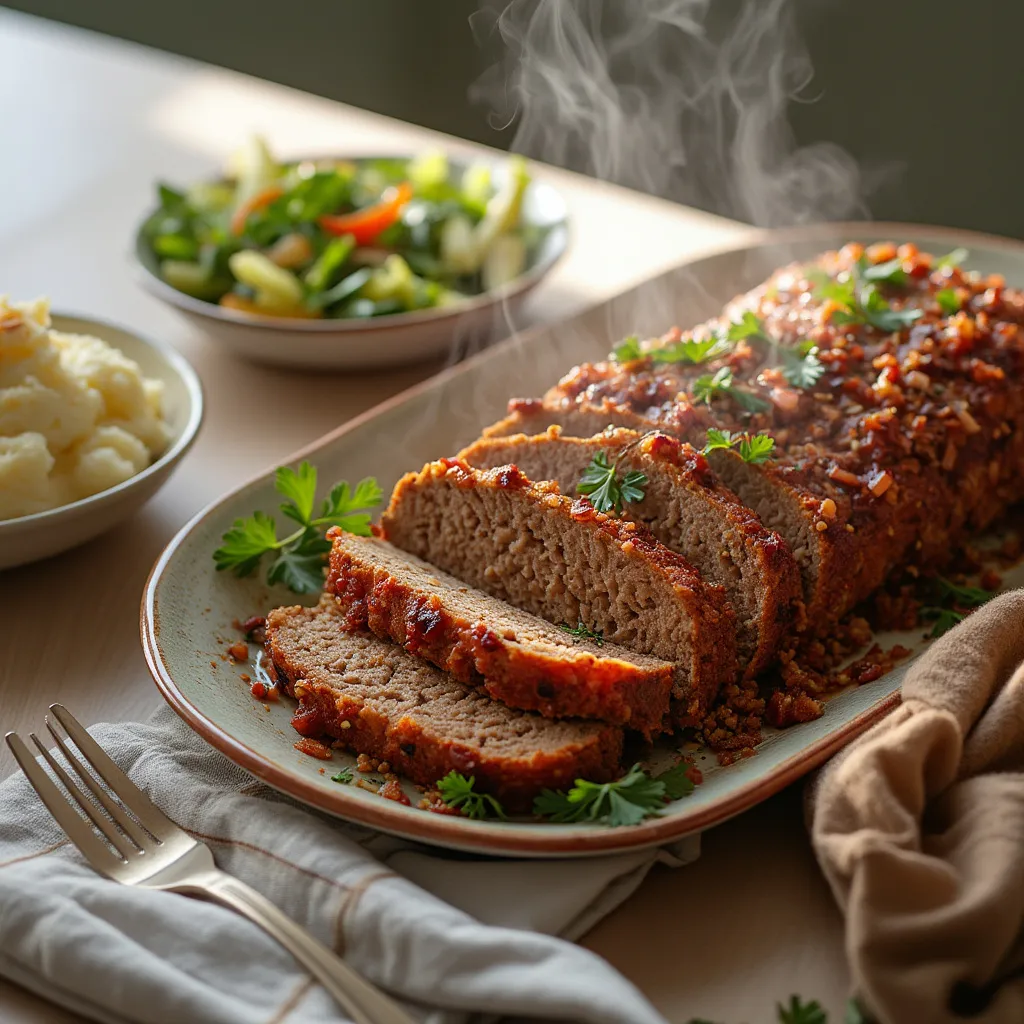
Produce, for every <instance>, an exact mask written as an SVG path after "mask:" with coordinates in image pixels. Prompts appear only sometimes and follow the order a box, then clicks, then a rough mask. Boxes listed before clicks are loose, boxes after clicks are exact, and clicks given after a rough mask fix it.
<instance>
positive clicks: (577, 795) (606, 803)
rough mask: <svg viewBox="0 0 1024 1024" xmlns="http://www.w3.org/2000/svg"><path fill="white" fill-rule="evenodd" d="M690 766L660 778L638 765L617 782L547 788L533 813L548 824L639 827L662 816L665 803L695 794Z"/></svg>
mask: <svg viewBox="0 0 1024 1024" xmlns="http://www.w3.org/2000/svg"><path fill="white" fill-rule="evenodd" d="M688 770H689V765H686V764H683V763H680V764H678V765H676V766H675V767H673V768H669V769H668V771H665V772H662V773H661V774H660V775H655V776H650V775H648V774H647V772H645V771H644V770H643V769H642V768H641V767H640V765H639V764H635V765H633V767H632V768H630V770H629V771H628V772H627V773H626V774H625V775H624V776H623V777H622V778H621V779H618V780H617V781H616V782H605V783H599V782H588V781H587V780H586V779H577V780H576V784H575V785H574V786H573V787H572V788H571V789H570V790H569V791H568V792H561V791H556V790H551V789H545V790H544V791H543V792H542V793H541V794H540V796H538V797H537V799H536V800H534V802H533V813H534V814H536V815H537V816H538V817H541V818H547V819H548V821H553V822H559V823H563V824H570V823H575V822H590V823H592V824H597V823H603V824H606V825H609V826H611V827H612V828H617V827H619V826H622V825H638V824H639V823H640V822H641V821H643V820H644V818H649V817H651V816H652V815H655V814H658V813H660V811H661V810H662V808H663V807H664V806H665V802H666V800H677V799H679V798H680V797H683V796H689V794H690V793H692V792H693V789H694V785H693V781H692V780H691V779H690V778H689V777H688V776H687V775H686V772H687V771H688Z"/></svg>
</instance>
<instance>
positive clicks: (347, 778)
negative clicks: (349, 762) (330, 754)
mask: <svg viewBox="0 0 1024 1024" xmlns="http://www.w3.org/2000/svg"><path fill="white" fill-rule="evenodd" d="M351 781H352V769H351V768H342V769H341V771H340V772H338V774H337V775H332V776H331V782H340V783H341V784H342V785H343V786H347V785H348V784H349V783H350V782H351Z"/></svg>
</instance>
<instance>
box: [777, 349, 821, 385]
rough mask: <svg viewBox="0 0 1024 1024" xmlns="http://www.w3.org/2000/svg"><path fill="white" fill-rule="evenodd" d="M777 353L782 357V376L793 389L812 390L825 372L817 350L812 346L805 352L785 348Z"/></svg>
mask: <svg viewBox="0 0 1024 1024" xmlns="http://www.w3.org/2000/svg"><path fill="white" fill-rule="evenodd" d="M802 347H803V346H801V348H802ZM779 351H780V353H781V355H782V376H783V377H785V378H786V380H788V381H789V383H790V384H792V385H793V387H796V388H801V389H802V390H806V389H807V388H813V387H814V385H815V384H817V383H818V380H819V379H820V378H821V375H822V374H823V373H824V372H825V365H824V364H823V363H822V362H821V361H820V360H819V359H818V350H817V348H815V347H814V346H813V345H812V346H811V347H810V348H808V349H807V350H806V352H799V351H796V352H795V351H793V350H792V349H785V348H784V349H780V350H779Z"/></svg>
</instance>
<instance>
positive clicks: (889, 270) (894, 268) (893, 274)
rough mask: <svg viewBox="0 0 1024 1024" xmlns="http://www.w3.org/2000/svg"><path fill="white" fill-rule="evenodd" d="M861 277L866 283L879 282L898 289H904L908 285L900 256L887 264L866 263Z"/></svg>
mask: <svg viewBox="0 0 1024 1024" xmlns="http://www.w3.org/2000/svg"><path fill="white" fill-rule="evenodd" d="M861 277H863V279H864V280H865V281H878V282H880V283H884V284H891V285H895V286H897V287H902V286H903V285H905V284H906V283H907V275H906V273H904V270H903V260H901V259H900V258H899V256H896V257H894V258H893V259H891V260H888V261H887V262H885V263H865V266H864V269H863V271H862V272H861Z"/></svg>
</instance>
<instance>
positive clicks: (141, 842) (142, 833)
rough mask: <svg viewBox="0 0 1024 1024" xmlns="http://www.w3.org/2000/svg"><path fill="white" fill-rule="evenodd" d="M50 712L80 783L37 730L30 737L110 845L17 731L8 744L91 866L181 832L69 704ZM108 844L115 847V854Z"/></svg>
mask: <svg viewBox="0 0 1024 1024" xmlns="http://www.w3.org/2000/svg"><path fill="white" fill-rule="evenodd" d="M50 712H51V713H52V715H53V718H54V719H56V724H55V722H54V721H52V720H51V718H50V715H47V716H46V728H47V730H48V731H49V733H50V735H51V736H52V737H53V740H54V742H55V743H56V745H57V749H58V750H59V751H60V753H61V755H62V756H63V758H64V760H65V761H66V762H67V764H68V765H69V766H70V767H71V769H72V770H73V771H74V773H75V775H77V777H78V779H79V780H80V781H81V785H79V784H78V783H76V781H75V779H74V778H72V776H71V775H70V774H69V773H68V771H67V770H66V769H65V768H64V766H63V765H62V764H61V763H60V761H58V760H57V758H56V757H55V756H54V755H53V754H51V753H50V751H49V750H47V748H46V746H45V745H44V744H43V742H42V741H41V740H40V739H39V737H38V736H37V735H36V734H35V733H31V734H30V739H31V740H32V742H33V743H34V744H35V746H36V748H37V750H38V751H39V753H40V754H41V755H42V757H43V759H44V760H45V762H46V764H47V765H48V766H49V768H50V770H51V771H52V772H53V774H54V775H55V776H56V777H57V779H59V780H60V783H61V785H62V786H63V787H64V789H65V790H66V791H67V793H68V795H69V796H70V797H71V799H72V800H74V802H75V804H77V805H78V807H79V808H80V809H81V811H82V812H83V813H84V814H85V816H86V818H87V819H88V822H91V823H92V825H93V826H95V828H96V829H97V830H98V831H99V832H100V833H101V834H102V835H103V837H104V838H105V839H106V840H107V842H108V843H109V844H110V846H107V845H106V844H105V843H103V842H101V841H100V839H99V838H98V837H97V835H96V833H95V832H93V830H92V828H90V826H89V824H88V823H87V821H86V818H83V817H82V815H81V814H79V813H78V811H76V810H75V807H74V806H73V805H72V804H71V803H70V802H69V801H68V799H67V797H65V796H64V794H62V793H61V791H60V789H58V788H57V785H56V784H55V783H54V781H53V780H52V779H51V778H50V776H49V775H48V774H47V773H46V771H45V770H44V769H43V767H42V765H40V764H39V762H38V761H37V760H36V758H35V757H34V756H33V754H32V752H31V750H30V749H29V747H28V745H27V744H26V743H25V741H24V740H22V738H21V737H20V736H19V735H18V734H17V733H13V732H10V733H8V734H7V737H6V738H7V745H8V746H9V747H10V748H11V751H12V752H13V754H14V756H15V758H16V759H17V761H18V764H19V765H20V766H21V768H22V771H24V773H25V776H26V777H27V779H28V781H29V782H30V783H31V784H32V788H33V789H35V791H36V793H38V794H39V798H40V799H41V800H42V801H43V803H44V804H45V805H46V807H47V809H48V810H49V811H50V813H51V814H52V815H53V816H54V818H55V819H56V821H57V824H58V825H60V827H61V828H62V829H64V831H65V832H66V833H67V835H68V838H69V839H71V841H72V842H73V843H75V845H76V846H78V848H79V849H80V850H81V851H82V853H83V854H84V855H85V857H86V858H87V859H88V860H89V861H90V863H92V865H93V867H95V868H96V869H97V870H99V871H103V872H106V873H109V872H110V871H111V870H113V869H114V868H116V867H117V866H118V865H120V864H124V863H125V862H126V861H127V859H128V858H129V857H131V856H134V855H136V854H137V853H139V852H145V851H146V850H147V849H152V848H153V847H155V846H158V845H161V844H162V843H163V842H164V841H166V840H167V839H168V838H170V837H171V836H174V835H177V834H180V829H179V828H178V826H177V825H175V824H174V822H173V821H171V820H170V818H168V817H167V816H166V815H165V814H164V813H163V812H162V811H161V810H160V809H159V808H158V807H157V806H156V805H155V804H154V803H153V802H152V801H151V800H150V799H149V797H148V796H146V794H145V793H143V792H142V790H140V789H139V788H138V786H136V785H135V783H134V782H132V781H131V779H129V778H128V776H127V775H125V773H124V772H123V771H121V769H120V768H118V766H117V765H116V764H114V762H113V761H112V760H111V759H110V757H109V756H108V755H107V754H106V753H105V752H104V750H103V748H102V747H100V745H99V744H98V743H97V742H96V741H95V740H94V739H93V738H92V737H91V736H90V735H89V733H88V732H86V730H85V729H84V727H83V726H82V725H81V723H80V722H78V720H77V719H76V718H75V717H74V716H73V715H72V714H71V713H70V712H69V711H68V710H67V708H65V707H64V706H63V705H61V704H51V705H50ZM57 724H59V725H60V726H62V727H63V730H64V732H66V733H67V736H68V738H69V739H70V740H71V742H72V743H74V746H75V747H76V748H77V750H78V752H79V754H80V755H81V756H80V757H79V756H77V755H76V753H75V752H74V751H73V750H72V748H71V747H70V745H69V744H68V742H67V741H66V740H65V738H64V736H63V735H62V734H61V731H60V730H59V729H58V728H57ZM83 760H84V762H85V763H84V764H83ZM86 765H88V766H89V767H91V768H92V770H93V772H95V773H96V775H98V776H99V778H100V779H102V780H103V782H104V783H106V785H107V787H109V790H110V793H108V792H107V790H106V789H104V787H103V786H102V785H101V784H100V782H99V781H97V779H96V777H95V776H94V775H93V774H92V772H90V771H89V768H87V767H86ZM83 786H84V789H83ZM111 793H113V794H115V795H116V796H117V797H118V798H119V799H120V801H121V803H118V801H117V800H115V799H113V797H112V796H111V795H110V794H111ZM90 796H91V799H90ZM122 805H123V806H122ZM128 812H130V814H129V813H128ZM110 847H113V849H114V851H116V855H115V853H114V852H112V851H111V849H110Z"/></svg>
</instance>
